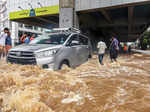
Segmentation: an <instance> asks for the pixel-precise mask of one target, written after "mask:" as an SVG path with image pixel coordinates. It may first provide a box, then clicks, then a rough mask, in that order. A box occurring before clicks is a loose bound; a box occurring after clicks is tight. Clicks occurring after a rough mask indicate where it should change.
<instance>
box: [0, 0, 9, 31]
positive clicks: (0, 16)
mask: <svg viewBox="0 0 150 112" xmlns="http://www.w3.org/2000/svg"><path fill="white" fill-rule="evenodd" d="M6 4H7V2H6V1H0V32H2V31H3V29H4V28H5V27H10V21H9V14H8V10H7V6H6Z"/></svg>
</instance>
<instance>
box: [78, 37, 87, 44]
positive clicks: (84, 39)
mask: <svg viewBox="0 0 150 112" xmlns="http://www.w3.org/2000/svg"><path fill="white" fill-rule="evenodd" d="M79 41H80V44H81V45H88V38H86V37H83V36H82V35H80V36H79Z"/></svg>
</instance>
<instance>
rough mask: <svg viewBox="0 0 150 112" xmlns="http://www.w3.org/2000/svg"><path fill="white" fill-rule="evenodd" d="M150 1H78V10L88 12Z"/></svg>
mask: <svg viewBox="0 0 150 112" xmlns="http://www.w3.org/2000/svg"><path fill="white" fill-rule="evenodd" d="M145 1H149V0H76V10H77V11H80V10H88V9H95V8H104V7H112V6H116V5H122V4H128V3H136V2H145Z"/></svg>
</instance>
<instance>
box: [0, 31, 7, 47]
mask: <svg viewBox="0 0 150 112" xmlns="http://www.w3.org/2000/svg"><path fill="white" fill-rule="evenodd" d="M6 38H7V34H6V33H3V34H1V35H0V46H5V41H6Z"/></svg>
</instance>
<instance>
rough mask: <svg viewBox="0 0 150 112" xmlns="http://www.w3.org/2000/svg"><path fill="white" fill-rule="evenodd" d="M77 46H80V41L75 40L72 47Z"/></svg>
mask: <svg viewBox="0 0 150 112" xmlns="http://www.w3.org/2000/svg"><path fill="white" fill-rule="evenodd" d="M76 45H79V41H77V40H73V41H72V42H71V46H76Z"/></svg>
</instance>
